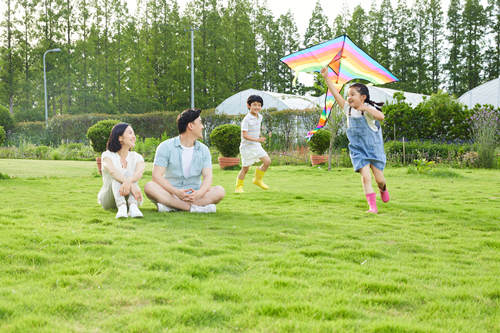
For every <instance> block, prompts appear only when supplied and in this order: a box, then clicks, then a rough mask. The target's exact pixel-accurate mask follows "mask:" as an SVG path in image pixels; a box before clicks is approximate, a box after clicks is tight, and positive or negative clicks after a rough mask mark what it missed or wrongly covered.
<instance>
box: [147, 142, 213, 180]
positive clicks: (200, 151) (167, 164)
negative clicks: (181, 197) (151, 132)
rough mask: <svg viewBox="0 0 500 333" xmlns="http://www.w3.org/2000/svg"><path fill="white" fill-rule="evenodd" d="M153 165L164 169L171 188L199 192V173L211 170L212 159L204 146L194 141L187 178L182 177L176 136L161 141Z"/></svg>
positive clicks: (180, 149)
mask: <svg viewBox="0 0 500 333" xmlns="http://www.w3.org/2000/svg"><path fill="white" fill-rule="evenodd" d="M154 165H157V166H160V167H164V168H166V170H165V176H164V177H165V179H167V180H168V181H169V182H170V184H172V186H174V187H176V188H179V189H187V188H192V189H194V190H199V189H200V187H201V171H202V170H203V169H205V168H212V157H211V155H210V150H209V149H208V147H207V146H206V145H204V144H203V143H201V142H199V141H198V140H197V141H195V143H194V152H193V160H192V161H191V168H190V170H189V171H190V172H189V177H187V178H186V177H184V172H183V168H182V146H181V140H180V138H179V137H178V136H176V137H175V138H172V139H168V140H165V141H163V142H162V143H160V145H159V146H158V148H156V154H155V160H154Z"/></svg>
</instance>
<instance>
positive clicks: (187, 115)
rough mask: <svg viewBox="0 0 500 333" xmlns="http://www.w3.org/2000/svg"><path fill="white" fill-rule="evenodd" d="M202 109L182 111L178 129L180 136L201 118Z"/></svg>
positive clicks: (178, 117)
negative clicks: (188, 126) (189, 125)
mask: <svg viewBox="0 0 500 333" xmlns="http://www.w3.org/2000/svg"><path fill="white" fill-rule="evenodd" d="M200 113H201V110H200V109H187V110H184V111H182V112H181V113H180V114H179V115H178V116H177V129H178V130H179V134H182V133H184V132H186V129H187V125H188V124H189V123H191V122H193V121H195V120H196V118H198V117H199V116H200Z"/></svg>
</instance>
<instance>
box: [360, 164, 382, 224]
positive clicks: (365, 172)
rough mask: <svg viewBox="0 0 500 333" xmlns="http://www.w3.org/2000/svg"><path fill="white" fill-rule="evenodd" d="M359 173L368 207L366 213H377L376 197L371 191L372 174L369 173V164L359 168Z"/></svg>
mask: <svg viewBox="0 0 500 333" xmlns="http://www.w3.org/2000/svg"><path fill="white" fill-rule="evenodd" d="M359 173H360V174H361V183H362V184H363V190H364V192H365V196H366V201H367V202H368V206H369V207H370V209H369V210H368V213H375V214H376V213H378V210H377V197H376V194H375V192H373V187H372V175H371V174H370V165H369V164H368V165H365V166H364V167H362V168H361V169H360V170H359Z"/></svg>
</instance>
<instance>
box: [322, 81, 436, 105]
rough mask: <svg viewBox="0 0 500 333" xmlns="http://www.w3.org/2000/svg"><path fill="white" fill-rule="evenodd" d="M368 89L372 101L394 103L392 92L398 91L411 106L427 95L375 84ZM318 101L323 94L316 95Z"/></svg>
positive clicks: (421, 100) (323, 97) (323, 96)
mask: <svg viewBox="0 0 500 333" xmlns="http://www.w3.org/2000/svg"><path fill="white" fill-rule="evenodd" d="M367 87H368V91H370V99H371V100H372V101H374V102H377V103H378V102H384V103H394V102H396V100H395V99H394V97H393V96H394V93H396V92H400V93H403V95H404V97H405V102H406V103H408V104H410V105H411V106H412V107H415V106H417V105H418V104H420V103H421V102H423V101H424V99H425V98H428V97H429V96H427V95H421V94H416V93H410V92H406V91H400V90H394V89H389V88H380V87H375V86H370V85H368V86H367ZM318 99H319V100H320V101H323V100H324V99H325V95H322V96H320V97H318Z"/></svg>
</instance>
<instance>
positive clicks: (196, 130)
mask: <svg viewBox="0 0 500 333" xmlns="http://www.w3.org/2000/svg"><path fill="white" fill-rule="evenodd" d="M200 113H201V110H192V109H188V110H185V111H183V112H182V113H181V114H180V115H179V116H178V117H177V127H178V129H179V136H177V137H175V138H172V139H168V140H166V141H163V142H162V143H161V144H160V145H159V146H158V148H157V149H156V154H155V159H154V166H153V180H152V181H150V182H148V183H147V184H146V185H145V186H144V192H145V193H146V195H147V196H148V198H149V199H150V200H151V201H152V202H153V203H155V204H156V206H157V207H158V211H159V212H171V211H176V210H182V211H190V212H193V213H215V211H216V208H215V204H217V203H218V202H219V201H221V200H222V198H224V195H225V191H224V188H223V187H222V186H211V185H212V159H211V156H210V151H209V150H208V147H207V146H206V145H204V144H203V143H201V142H199V141H198V139H202V138H203V128H204V127H203V123H202V121H201V117H200ZM135 140H136V138H135V134H134V130H133V129H132V127H131V126H130V125H128V124H126V123H120V124H117V125H116V126H115V127H113V130H112V131H111V134H110V136H109V139H108V143H107V150H106V151H105V152H104V153H102V166H103V172H102V179H103V186H102V188H101V190H100V191H99V194H98V195H97V200H98V202H99V203H100V204H101V205H102V207H103V208H104V209H115V208H118V213H117V214H116V218H122V217H127V216H130V217H142V216H143V215H142V213H141V211H140V210H139V208H138V206H140V205H141V204H142V193H141V189H140V188H139V184H138V181H139V180H140V179H141V178H142V174H143V172H144V165H145V164H144V159H143V158H142V156H141V155H140V154H138V153H136V152H134V151H131V149H132V148H133V147H134V145H135ZM202 176H203V181H202V180H201V178H202ZM127 203H128V210H127Z"/></svg>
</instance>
